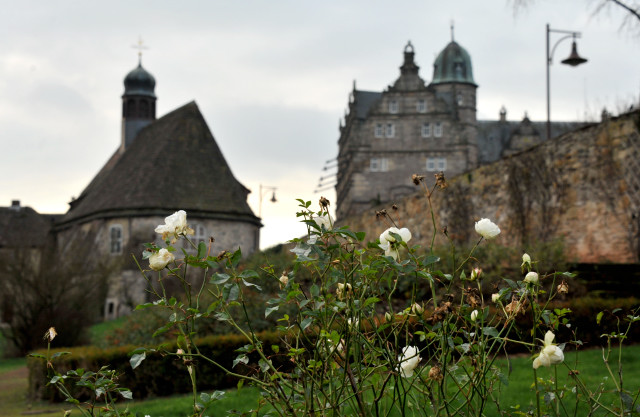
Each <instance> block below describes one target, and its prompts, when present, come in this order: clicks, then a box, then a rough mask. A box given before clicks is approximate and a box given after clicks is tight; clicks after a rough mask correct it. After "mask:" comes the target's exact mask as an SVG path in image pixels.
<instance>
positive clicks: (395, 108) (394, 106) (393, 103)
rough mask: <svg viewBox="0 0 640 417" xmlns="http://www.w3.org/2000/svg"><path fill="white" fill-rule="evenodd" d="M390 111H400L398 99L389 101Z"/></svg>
mask: <svg viewBox="0 0 640 417" xmlns="http://www.w3.org/2000/svg"><path fill="white" fill-rule="evenodd" d="M389 113H393V114H395V113H398V101H397V100H391V101H390V102H389Z"/></svg>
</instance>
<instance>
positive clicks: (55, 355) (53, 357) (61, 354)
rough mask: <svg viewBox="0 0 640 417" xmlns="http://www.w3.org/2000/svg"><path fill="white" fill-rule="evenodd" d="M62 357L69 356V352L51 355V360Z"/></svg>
mask: <svg viewBox="0 0 640 417" xmlns="http://www.w3.org/2000/svg"><path fill="white" fill-rule="evenodd" d="M64 355H71V352H56V353H54V354H53V355H51V359H55V358H58V357H60V356H64Z"/></svg>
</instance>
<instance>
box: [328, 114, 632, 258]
mask: <svg viewBox="0 0 640 417" xmlns="http://www.w3.org/2000/svg"><path fill="white" fill-rule="evenodd" d="M639 126H640V112H638V111H634V112H631V113H628V114H625V115H623V116H620V117H618V118H615V119H608V120H605V121H603V122H602V123H600V124H598V125H594V126H590V127H586V128H583V129H580V130H576V131H573V132H570V133H568V134H565V135H563V136H560V137H558V138H556V139H553V140H551V141H547V142H545V143H543V144H541V145H539V146H536V147H534V148H530V149H528V150H525V151H522V152H519V153H516V154H514V155H511V156H510V157H508V158H505V159H503V160H501V161H498V162H496V163H493V164H490V165H485V166H482V167H480V168H478V169H475V170H473V171H470V172H467V173H465V174H462V175H459V176H457V177H455V178H448V179H447V180H448V182H449V187H448V188H447V189H445V190H438V191H436V192H435V193H434V195H433V197H432V200H433V203H434V207H435V210H436V223H437V227H438V229H440V230H439V231H438V232H441V231H442V228H444V226H447V230H448V233H449V236H451V237H452V238H454V239H456V240H458V241H469V240H470V239H476V237H477V236H476V235H475V232H474V222H475V221H477V220H479V219H480V218H483V217H487V218H490V219H491V220H493V221H494V222H495V223H497V224H498V225H499V226H500V228H501V229H502V233H501V234H500V236H499V237H498V238H497V242H498V243H499V244H502V245H508V246H514V245H517V246H520V247H521V248H522V250H526V248H527V245H528V243H531V242H535V241H540V240H542V241H549V240H552V239H554V238H562V239H563V241H564V245H565V248H566V251H567V253H566V255H567V257H568V259H569V260H571V261H575V262H581V263H608V262H611V263H637V262H639V241H640V231H639V229H640V227H639V226H640V133H639ZM417 173H418V174H423V173H424V172H417ZM445 174H446V172H445ZM426 180H427V183H428V184H430V185H433V182H434V178H433V176H432V175H431V174H429V175H427V177H426ZM407 184H408V185H411V186H413V184H412V183H411V178H409V177H407ZM415 189H416V193H415V194H413V195H411V196H408V197H405V198H404V199H399V200H398V201H396V203H397V205H398V207H399V210H398V212H397V214H396V217H398V218H399V225H400V226H402V227H408V228H409V229H410V230H411V232H412V234H413V240H412V242H411V243H412V244H414V243H416V244H417V243H419V244H422V245H427V244H428V242H429V240H430V239H431V236H432V233H433V227H432V223H431V217H430V215H429V212H428V208H427V199H426V197H425V196H424V194H423V193H421V192H419V187H415ZM380 208H382V207H379V208H377V209H378V210H379V209H380ZM385 208H387V209H389V208H390V207H385ZM375 210H376V209H370V210H368V211H366V212H363V213H362V214H361V215H359V216H354V217H350V218H346V219H339V223H341V224H348V225H350V226H351V227H352V228H353V229H354V230H363V231H366V232H367V237H368V239H370V240H374V239H375V238H377V237H378V236H379V234H380V233H381V232H382V231H383V230H384V229H385V228H386V227H388V226H387V225H386V224H385V223H381V222H376V220H375ZM437 237H438V240H439V241H441V242H442V243H444V237H443V236H441V233H437Z"/></svg>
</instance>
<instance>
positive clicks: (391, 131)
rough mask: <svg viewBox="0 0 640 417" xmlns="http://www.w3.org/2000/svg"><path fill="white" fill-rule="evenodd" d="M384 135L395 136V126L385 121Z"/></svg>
mask: <svg viewBox="0 0 640 417" xmlns="http://www.w3.org/2000/svg"><path fill="white" fill-rule="evenodd" d="M385 136H386V137H388V138H392V137H395V136H396V126H395V125H394V124H393V123H387V129H386V131H385Z"/></svg>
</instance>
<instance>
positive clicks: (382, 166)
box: [369, 158, 389, 172]
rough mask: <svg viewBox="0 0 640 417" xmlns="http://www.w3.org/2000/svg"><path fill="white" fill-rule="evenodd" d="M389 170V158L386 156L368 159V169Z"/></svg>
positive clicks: (373, 170) (375, 170) (374, 170)
mask: <svg viewBox="0 0 640 417" xmlns="http://www.w3.org/2000/svg"><path fill="white" fill-rule="evenodd" d="M388 170H389V160H388V159H387V158H371V159H370V160H369V171H371V172H387V171H388Z"/></svg>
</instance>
